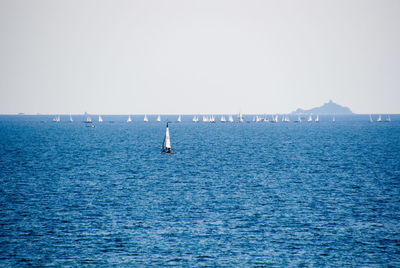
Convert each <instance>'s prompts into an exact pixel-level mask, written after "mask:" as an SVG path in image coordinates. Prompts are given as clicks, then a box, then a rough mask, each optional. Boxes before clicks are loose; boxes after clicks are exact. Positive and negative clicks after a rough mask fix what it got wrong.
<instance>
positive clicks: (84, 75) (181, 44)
mask: <svg viewBox="0 0 400 268" xmlns="http://www.w3.org/2000/svg"><path fill="white" fill-rule="evenodd" d="M0 41H1V42H0V113H17V112H25V113H49V114H56V113H67V114H69V113H83V112H84V111H88V112H90V113H93V114H98V113H100V114H143V113H147V114H153V113H154V114H158V113H169V114H171V113H180V114H189V113H190V114H192V113H214V114H218V113H226V114H228V113H237V112H239V111H241V112H242V113H289V112H291V111H293V110H295V109H296V108H298V107H301V108H311V107H315V106H320V105H322V104H323V103H324V102H327V101H328V100H329V99H332V100H334V101H335V102H337V103H339V104H341V105H345V106H349V107H350V108H351V109H352V110H353V111H354V112H356V113H386V112H387V113H400V104H399V102H400V1H398V0H393V1H388V0H380V1H378V0H374V1H368V0H358V1H355V0H353V1H352V0H334V1H319V0H318V1H307V0H305V1H267V0H261V1H252V0H246V1H244V0H243V1H232V0H224V1H222V0H221V1H218V0H212V1H207V0H206V1H204V0H202V1H188V0H179V1H176V0H173V1H154V0H143V1H134V0H126V1H121V0H117V1H115V0H113V1H111V0H110V1H103V0H93V1H85V0H83V1H81V0H79V1H76V0H72V1H71V0H68V1H57V0H38V1H32V0H26V1H20V0H0Z"/></svg>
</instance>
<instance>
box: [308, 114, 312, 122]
mask: <svg viewBox="0 0 400 268" xmlns="http://www.w3.org/2000/svg"><path fill="white" fill-rule="evenodd" d="M307 122H312V115H311V114H310V115H309V116H308V120H307Z"/></svg>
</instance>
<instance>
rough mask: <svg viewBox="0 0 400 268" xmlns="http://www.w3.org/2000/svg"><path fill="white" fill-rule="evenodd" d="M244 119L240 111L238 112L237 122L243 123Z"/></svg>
mask: <svg viewBox="0 0 400 268" xmlns="http://www.w3.org/2000/svg"><path fill="white" fill-rule="evenodd" d="M243 122H244V119H243V115H242V113H239V123H243Z"/></svg>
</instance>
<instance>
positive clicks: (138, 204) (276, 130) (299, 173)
mask: <svg viewBox="0 0 400 268" xmlns="http://www.w3.org/2000/svg"><path fill="white" fill-rule="evenodd" d="M168 117H169V118H170V119H173V120H171V121H172V123H171V124H170V134H171V143H172V149H173V150H174V151H175V152H176V154H172V155H165V154H160V151H161V146H162V141H163V138H164V133H165V122H163V123H157V122H155V116H150V118H149V119H150V120H151V122H149V123H144V122H143V116H133V117H132V119H133V122H131V123H126V119H127V116H107V115H104V116H103V119H104V122H103V123H97V122H95V123H94V124H95V126H96V127H95V128H90V127H86V124H85V123H83V122H82V120H83V116H82V115H79V116H78V115H75V116H74V115H73V118H74V122H73V123H68V122H67V118H68V116H61V122H60V123H53V122H51V121H52V117H51V116H28V115H20V116H16V115H15V116H5V115H3V116H0V266H2V267H3V266H6V267H8V266H10V267H14V266H28V265H34V266H47V265H50V266H82V265H93V266H113V265H115V266H242V267H247V266H334V267H342V266H364V267H365V266H394V267H395V266H397V267H399V266H400V115H392V122H390V123H386V122H382V123H377V122H374V123H369V122H368V118H369V116H368V115H354V116H336V123H333V122H332V121H331V117H324V116H321V117H320V120H321V121H320V122H319V123H306V122H302V123H298V124H295V123H293V121H292V122H290V123H277V124H272V123H254V122H250V123H242V124H239V123H219V122H217V123H216V124H211V123H197V124H196V123H192V122H191V118H192V117H191V116H183V122H182V123H176V122H175V120H176V116H168ZM384 118H385V116H384ZM162 119H163V121H164V120H165V119H167V117H166V116H164V117H163V118H162ZM218 119H219V117H218ZM246 119H247V120H249V119H251V118H250V116H248V117H246ZM291 119H292V120H293V119H294V118H291ZM374 119H376V116H374ZM110 121H111V122H110Z"/></svg>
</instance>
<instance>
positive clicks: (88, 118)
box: [84, 116, 92, 123]
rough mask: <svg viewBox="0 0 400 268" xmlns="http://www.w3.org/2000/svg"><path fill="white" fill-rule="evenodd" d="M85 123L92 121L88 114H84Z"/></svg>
mask: <svg viewBox="0 0 400 268" xmlns="http://www.w3.org/2000/svg"><path fill="white" fill-rule="evenodd" d="M84 122H85V123H92V118H90V116H86V119H85V121H84Z"/></svg>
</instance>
